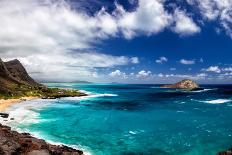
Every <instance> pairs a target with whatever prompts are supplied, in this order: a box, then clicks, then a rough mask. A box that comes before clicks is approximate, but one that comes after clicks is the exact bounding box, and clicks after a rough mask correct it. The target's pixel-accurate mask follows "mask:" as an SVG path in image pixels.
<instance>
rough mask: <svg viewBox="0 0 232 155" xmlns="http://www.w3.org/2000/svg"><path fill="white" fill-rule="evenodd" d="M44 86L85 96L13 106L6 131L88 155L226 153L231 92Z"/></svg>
mask: <svg viewBox="0 0 232 155" xmlns="http://www.w3.org/2000/svg"><path fill="white" fill-rule="evenodd" d="M48 85H49V86H50V87H61V88H73V89H79V90H85V91H87V92H88V93H90V96H89V97H82V98H62V99H56V100H41V99H39V100H34V101H29V102H25V103H22V104H18V105H15V106H13V107H11V108H9V109H8V111H9V112H10V116H11V117H14V118H15V120H14V121H9V122H7V123H8V125H11V126H13V127H14V128H15V129H17V130H21V131H29V132H31V133H33V134H34V135H36V136H38V137H41V138H45V139H46V140H49V141H52V142H58V143H63V144H68V145H72V146H75V147H79V148H83V149H85V150H86V151H88V152H90V153H91V154H94V155H124V154H125V155H132V154H144V155H203V154H207V155H214V154H216V153H217V152H218V151H220V150H224V149H228V148H229V147H232V86H223V85H208V86H207V85H205V86H203V87H204V88H205V90H204V91H198V92H186V91H178V90H173V89H165V88H159V87H158V86H157V85H119V84H117V85H116V84H115V85H101V84H98V85H97V84H86V85H78V84H71V83H60V84H57V83H50V84H48Z"/></svg>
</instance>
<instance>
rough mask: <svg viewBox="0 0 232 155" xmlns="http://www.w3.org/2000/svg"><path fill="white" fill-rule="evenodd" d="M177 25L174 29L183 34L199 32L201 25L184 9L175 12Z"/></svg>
mask: <svg viewBox="0 0 232 155" xmlns="http://www.w3.org/2000/svg"><path fill="white" fill-rule="evenodd" d="M174 18H175V19H176V20H175V27H174V28H173V31H174V32H176V33H178V34H181V35H183V36H186V35H191V34H195V33H199V32H200V31H201V29H200V27H199V26H197V24H196V23H195V22H194V21H193V19H192V18H191V17H189V16H187V15H186V13H185V12H184V11H181V10H179V9H176V10H175V13H174Z"/></svg>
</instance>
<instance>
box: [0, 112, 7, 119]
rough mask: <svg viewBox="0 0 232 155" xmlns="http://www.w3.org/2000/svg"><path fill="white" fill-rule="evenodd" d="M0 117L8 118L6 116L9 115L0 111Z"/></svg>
mask: <svg viewBox="0 0 232 155" xmlns="http://www.w3.org/2000/svg"><path fill="white" fill-rule="evenodd" d="M0 117H2V118H8V117H9V114H6V113H0Z"/></svg>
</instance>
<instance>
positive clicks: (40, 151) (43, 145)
mask: <svg viewBox="0 0 232 155" xmlns="http://www.w3.org/2000/svg"><path fill="white" fill-rule="evenodd" d="M0 154H1V155H11V154H12V155H13V154H15V155H83V152H82V151H80V150H76V149H73V148H70V147H67V146H63V145H60V146H59V145H52V144H49V143H47V142H45V141H44V140H42V139H37V138H34V137H32V136H31V135H30V134H28V133H18V132H16V131H12V130H11V128H10V127H8V126H3V125H1V124H0Z"/></svg>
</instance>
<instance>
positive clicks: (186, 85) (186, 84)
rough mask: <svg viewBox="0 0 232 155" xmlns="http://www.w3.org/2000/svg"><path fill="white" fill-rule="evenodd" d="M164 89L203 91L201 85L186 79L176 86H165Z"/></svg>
mask: <svg viewBox="0 0 232 155" xmlns="http://www.w3.org/2000/svg"><path fill="white" fill-rule="evenodd" d="M161 87H163V88H176V89H186V90H202V88H200V87H199V85H198V84H197V83H196V82H194V81H193V80H189V79H185V80H182V81H180V82H177V83H175V84H169V85H163V86H161Z"/></svg>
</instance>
